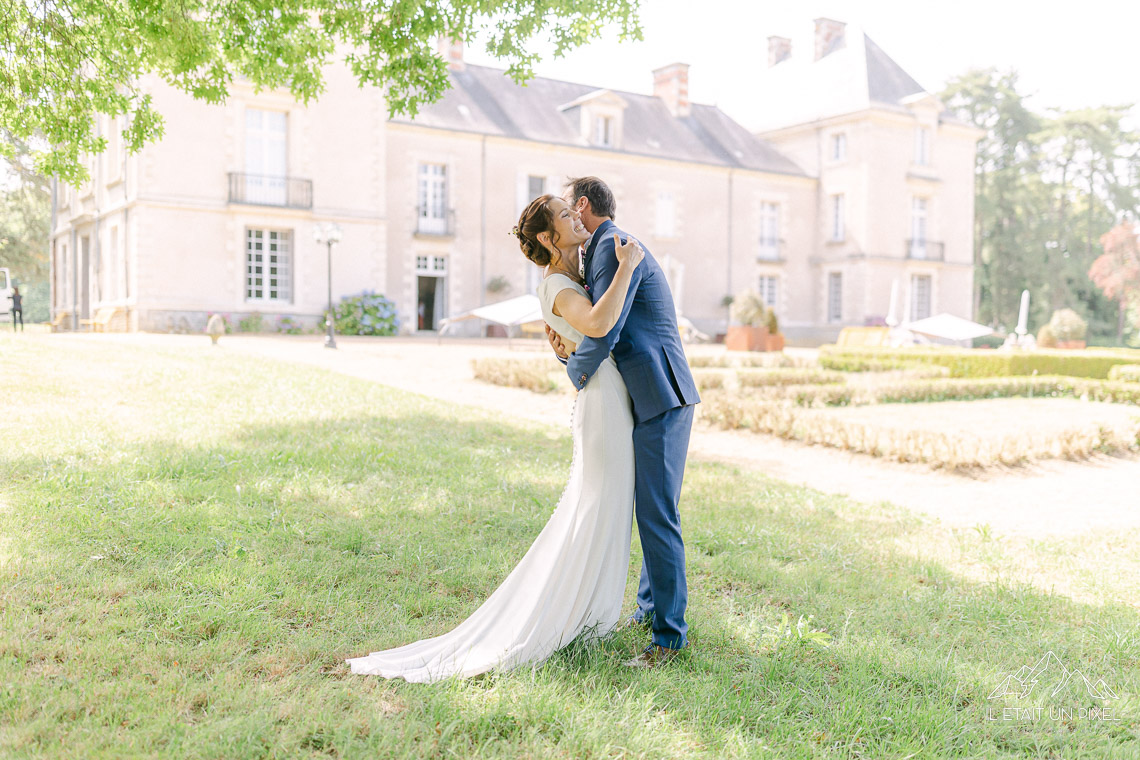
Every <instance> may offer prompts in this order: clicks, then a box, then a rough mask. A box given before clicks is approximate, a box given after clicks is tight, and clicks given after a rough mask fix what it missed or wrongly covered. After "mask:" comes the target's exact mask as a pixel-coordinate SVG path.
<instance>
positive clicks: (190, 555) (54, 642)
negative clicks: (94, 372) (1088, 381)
mask: <svg viewBox="0 0 1140 760" xmlns="http://www.w3.org/2000/svg"><path fill="white" fill-rule="evenodd" d="M569 454H570V452H569V441H568V440H567V439H566V438H552V437H550V436H548V435H547V434H546V433H545V432H543V431H542V430H541V429H538V428H528V427H523V426H516V425H511V424H501V423H495V422H490V421H487V420H486V419H477V418H474V417H471V416H469V415H468V416H464V415H462V414H449V413H446V412H445V411H444V410H443V409H442V408H440V409H439V410H438V411H437V410H436V409H435V408H433V407H431V406H429V405H420V406H417V405H414V404H413V405H403V406H400V407H398V408H394V409H391V410H388V413H387V414H375V415H372V416H364V417H359V418H349V419H331V420H320V421H309V422H303V423H295V424H280V425H273V424H269V425H261V426H247V427H244V428H241V429H239V430H237V431H234V432H231V433H230V434H228V435H224V436H222V437H220V438H218V439H216V440H214V441H212V442H210V443H208V444H198V445H193V446H187V445H182V444H179V443H178V442H176V441H166V442H157V443H155V442H150V443H145V444H139V445H137V446H134V447H124V448H122V449H119V450H116V451H96V450H84V449H78V450H76V451H75V452H73V453H71V454H68V455H67V456H61V457H58V458H46V459H45V458H44V457H42V456H36V455H35V454H34V452H28V453H25V454H23V455H19V456H15V457H10V458H9V459H7V460H5V461H3V462H2V466H3V467H4V468H5V470H6V471H7V472H9V473H11V475H10V477H9V479H8V480H7V481H6V482H5V484H4V491H5V498H6V500H7V501H8V502H9V509H8V511H7V512H6V513H4V514H2V515H0V526H3V531H4V533H5V534H6V536H7V537H8V538H9V539H10V540H11V542H12V543H13V545H15V546H19V547H21V548H20V549H19V551H16V552H13V557H12V558H11V559H10V560H9V564H8V565H7V567H6V568H4V572H7V571H8V570H11V571H12V572H13V573H16V574H17V575H16V576H15V577H14V578H13V579H12V582H11V583H8V584H7V586H6V587H5V589H4V591H3V596H2V597H0V598H2V599H3V600H4V602H5V605H4V606H5V612H4V615H5V618H4V622H5V626H4V627H5V628H6V629H7V630H8V631H9V632H8V633H7V634H2V635H0V636H2V637H0V676H2V677H3V678H2V679H0V680H6V681H7V682H8V685H7V686H6V687H4V688H5V690H4V691H2V692H0V716H3V717H4V720H3V722H4V723H8V724H9V725H21V726H22V727H23V728H21V729H20V730H19V731H15V732H14V733H12V734H11V735H10V738H7V739H3V738H0V747H3V746H4V742H8V744H9V745H10V747H12V748H15V749H28V748H35V747H43V746H49V745H50V746H59V743H60V741H63V742H64V743H65V744H66V740H67V738H68V737H73V738H74V736H75V731H76V730H77V729H75V728H74V726H76V725H78V726H80V727H81V729H82V732H83V733H84V734H85V735H86V736H87V741H88V742H89V744H88V745H87V747H88V748H92V747H99V746H104V747H109V746H116V744H117V743H118V742H121V741H123V740H124V736H126V735H127V733H129V731H131V730H133V731H135V732H136V733H135V734H133V735H134V736H135V737H136V738H138V740H139V741H150V742H152V743H154V745H155V746H159V747H164V748H166V749H167V750H169V751H171V752H175V751H177V748H178V747H180V746H182V745H181V744H180V742H182V741H183V739H184V738H185V737H184V732H185V731H187V730H189V728H193V729H194V731H195V737H196V738H195V742H200V743H199V744H196V746H197V747H198V751H199V752H200V753H201V754H202V755H203V756H218V755H219V754H220V755H224V756H227V757H244V756H249V757H258V756H272V755H281V756H290V755H293V754H300V755H305V754H341V755H346V754H353V753H358V754H360V753H365V752H368V751H376V752H379V751H380V750H381V749H382V750H383V754H385V755H388V756H425V757H426V756H441V755H449V754H450V755H457V756H462V755H470V754H475V753H483V754H489V755H503V756H516V755H519V756H525V755H534V756H543V755H547V754H560V755H566V756H586V755H608V754H613V753H615V752H619V753H620V752H628V753H630V754H633V755H638V756H640V755H655V756H665V757H670V756H682V755H688V754H703V755H707V756H711V757H723V756H735V755H749V754H762V753H763V752H764V751H765V748H767V749H768V750H773V751H775V752H776V753H777V754H779V755H783V756H803V757H819V756H834V757H858V756H867V757H883V756H908V755H909V756H916V757H924V756H929V757H944V756H945V757H975V756H978V755H999V756H1002V755H1005V756H1025V757H1038V756H1061V755H1062V754H1063V756H1064V757H1076V756H1085V755H1087V756H1090V757H1092V756H1100V757H1104V756H1110V755H1114V754H1120V753H1128V752H1135V751H1136V749H1137V741H1136V740H1137V720H1138V718H1137V712H1136V709H1135V702H1134V701H1130V699H1129V698H1128V697H1129V695H1134V694H1136V693H1138V688H1137V687H1138V686H1140V683H1138V676H1137V673H1138V672H1140V668H1138V667H1137V665H1138V664H1140V613H1138V612H1137V610H1136V609H1132V608H1118V607H1105V606H1091V605H1081V604H1077V603H1074V602H1072V601H1071V600H1069V599H1066V598H1062V597H1057V596H1051V595H1047V594H1042V593H1040V592H1037V591H1035V590H1033V589H1029V588H1025V587H1009V586H1005V585H1002V584H1000V583H996V582H995V583H978V582H975V581H970V580H967V579H964V578H962V577H959V576H956V575H955V574H954V573H953V572H951V571H949V570H948V569H946V568H945V567H943V566H941V565H939V564H937V563H932V562H928V561H922V560H917V559H915V558H913V557H911V556H909V555H907V554H904V553H902V552H899V551H897V550H895V549H894V548H893V545H892V541H893V539H894V538H896V537H898V536H902V535H905V534H907V533H908V532H909V531H913V530H915V529H916V527H915V524H914V523H913V522H912V521H909V520H908V519H906V517H905V516H900V518H899V519H898V520H896V521H893V522H891V521H887V522H884V521H883V520H881V519H878V520H869V519H866V520H865V519H863V518H862V516H861V514H860V512H859V511H858V510H857V509H853V508H851V507H850V505H848V504H847V503H846V502H845V501H844V500H843V499H841V498H839V497H829V496H826V495H823V494H819V493H817V492H812V491H810V490H808V489H803V488H798V487H792V486H786V485H782V484H779V483H776V482H773V481H770V480H767V479H764V478H762V477H758V476H753V475H749V474H742V473H740V472H738V471H736V470H734V469H731V468H728V467H723V466H717V465H709V464H694V465H691V466H690V474H689V478H688V482H687V484H686V491H685V495H684V499H683V520H684V522H685V531H686V536H687V541H688V562H689V581H690V590H691V591H690V593H691V597H690V623H691V625H692V633H691V635H692V641H693V644H694V646H693V648H692V650H691V651H690V652H689V653H687V654H686V655H685V656H684V657H683V658H682V659H681V661H679V662H677V663H676V664H675V665H674V666H673V667H670V668H667V669H662V670H659V671H652V672H638V671H631V670H628V669H626V668H623V667H622V666H621V665H620V663H621V662H622V661H623V660H625V659H627V658H629V657H630V656H632V655H633V654H634V653H635V652H636V651H637V649H638V648H639V647H640V646H641V645H642V643H644V634H642V633H639V632H638V631H636V630H630V631H624V632H621V633H618V634H615V635H613V636H610V637H608V638H607V639H605V640H603V641H600V642H593V643H589V644H574V645H571V646H570V647H567V648H566V649H565V650H563V651H561V652H559V653H558V654H556V655H555V656H554V657H553V658H552V659H551V660H550V661H549V662H548V663H547V664H546V665H545V666H544V667H541V668H538V669H534V670H531V669H525V670H521V671H516V672H514V673H508V674H490V675H489V676H487V677H485V678H482V679H476V680H473V681H468V682H453V683H447V684H441V685H436V686H427V687H424V686H412V685H407V684H403V683H402V682H398V683H390V682H383V681H378V680H376V679H369V678H356V677H351V676H348V675H347V672H346V669H345V667H344V666H343V664H342V663H341V660H342V659H343V658H344V657H346V656H353V655H359V654H362V653H365V652H368V651H373V650H375V649H378V648H385V647H389V646H396V645H399V644H403V643H407V642H410V641H413V640H415V639H418V638H421V637H424V636H429V635H436V634H439V633H442V632H443V631H446V630H448V629H450V628H452V627H453V626H454V625H455V624H457V623H458V622H459V621H460V620H462V619H463V618H464V617H465V616H466V615H467V614H469V613H470V612H471V611H472V610H473V609H474V608H475V607H476V606H477V605H478V604H479V603H480V602H481V601H482V600H483V599H485V598H486V597H487V596H488V595H489V594H490V592H491V591H492V590H493V589H494V588H495V586H496V585H497V584H498V582H499V581H501V579H502V578H503V577H504V576H505V575H506V574H507V573H508V572H509V571H510V569H511V568H512V567H513V566H514V565H515V563H516V562H517V561H518V559H519V558H520V557H521V556H522V554H523V553H524V552H525V551H526V548H527V547H528V546H529V544H530V542H531V541H532V540H533V538H534V537H535V536H536V535H537V534H538V532H539V530H540V529H541V527H542V525H543V524H544V523H545V521H546V519H547V517H548V516H549V514H550V512H551V511H552V510H553V508H554V505H555V502H556V500H557V498H558V496H559V494H560V493H561V489H562V486H563V484H564V480H565V475H566V472H567V469H568V467H569V458H570V457H569ZM841 508H842V510H841V511H842V515H841V514H840V509H841ZM635 546H636V544H635ZM638 565H639V557H637V556H636V549H635V557H634V561H633V562H632V563H631V576H630V582H631V584H632V583H633V582H634V580H635V577H634V574H633V570H634V569H636V568H637V567H638ZM627 598H628V599H632V585H631V586H630V589H629V592H628V593H627ZM809 616H811V618H812V620H811V621H810V622H805V623H804V624H803V625H801V626H799V627H798V628H797V625H796V623H797V622H799V620H800V619H801V617H802V618H803V619H804V620H805V621H807V618H808V617H809ZM815 629H818V630H821V631H822V632H823V633H824V634H825V636H816V637H815V638H813V637H812V636H811V635H810V634H811V632H812V631H813V630H815ZM825 638H826V639H828V640H827V641H821V640H822V639H825ZM1046 651H1053V652H1054V653H1056V654H1057V656H1058V657H1059V658H1060V659H1061V660H1062V661H1063V662H1065V663H1067V664H1068V665H1069V666H1070V667H1074V668H1076V667H1079V668H1080V669H1081V670H1082V671H1084V672H1085V673H1086V674H1088V675H1090V676H1091V677H1092V678H1093V679H1094V680H1095V678H1097V677H1103V678H1104V679H1105V680H1106V682H1109V683H1110V686H1111V687H1112V688H1113V690H1114V691H1115V693H1116V694H1117V695H1119V696H1121V697H1126V698H1125V699H1122V700H1121V701H1120V703H1119V704H1117V705H1116V707H1117V709H1118V712H1117V715H1116V717H1117V718H1119V720H1117V721H1094V720H1084V721H1081V720H1070V721H1067V722H1066V721H1060V720H1049V719H1048V718H1047V717H1046V718H1044V719H1039V720H1035V721H1024V720H1018V721H1006V720H991V719H989V715H990V713H989V712H988V711H987V709H988V708H991V707H994V706H995V705H996V706H997V707H998V712H999V714H1000V708H1001V707H1002V706H1004V705H1005V704H1007V703H1006V702H1003V701H998V702H995V701H993V700H990V699H988V697H989V694H990V692H991V691H992V690H993V689H994V688H995V687H996V686H997V685H998V679H999V677H1000V676H1001V675H1003V674H1008V673H1011V672H1014V671H1016V670H1017V669H1018V668H1019V667H1021V666H1022V665H1029V666H1032V664H1033V663H1034V662H1035V661H1036V660H1037V659H1038V658H1039V657H1040V656H1042V655H1044V654H1045V652H1046ZM330 676H331V677H330ZM1042 691H1044V687H1042ZM1037 696H1038V697H1039V696H1041V693H1040V692H1039V693H1038V695H1037ZM1034 699H1035V698H1034ZM1034 699H1027V700H1020V701H1017V700H1014V701H1010V702H1008V704H1021V705H1029V704H1046V705H1047V704H1048V702H1047V701H1043V700H1041V699H1036V701H1034ZM1066 699H1067V700H1068V701H1066V702H1063V704H1065V705H1069V704H1072V705H1077V706H1085V707H1089V706H1102V705H1101V703H1099V702H1094V701H1090V700H1089V699H1088V698H1087V697H1082V695H1081V694H1080V693H1079V692H1075V691H1074V692H1072V693H1071V694H1068V695H1067V696H1066ZM378 705H387V706H388V707H385V708H378ZM120 714H127V715H128V717H126V718H122V720H120ZM239 716H240V717H239ZM13 721H14V722H13ZM123 721H126V722H125V723H124V722H123ZM123 728H126V729H128V732H126V733H125V732H124V731H123V730H122V729H123Z"/></svg>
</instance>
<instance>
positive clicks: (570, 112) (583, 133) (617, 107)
mask: <svg viewBox="0 0 1140 760" xmlns="http://www.w3.org/2000/svg"><path fill="white" fill-rule="evenodd" d="M626 105H627V104H626V102H625V99H624V98H622V97H621V96H620V95H617V94H616V93H613V92H611V91H609V90H594V91H593V92H588V93H586V94H585V95H583V96H581V97H579V98H576V99H575V100H572V101H570V102H569V103H566V104H564V105H561V106H559V107H558V110H559V111H560V112H561V113H563V114H565V115H566V117H567V118H568V119H570V120H571V123H576V124H577V126H578V130H579V131H578V135H579V139H580V140H581V141H582V143H583V144H585V145H592V146H595V147H598V148H612V149H615V150H621V147H622V139H621V124H622V115H623V113H624V112H625V108H626Z"/></svg>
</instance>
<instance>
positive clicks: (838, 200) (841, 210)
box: [831, 194, 847, 242]
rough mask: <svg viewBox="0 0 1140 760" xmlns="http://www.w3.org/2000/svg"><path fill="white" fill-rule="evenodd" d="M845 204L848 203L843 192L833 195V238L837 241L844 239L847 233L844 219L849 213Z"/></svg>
mask: <svg viewBox="0 0 1140 760" xmlns="http://www.w3.org/2000/svg"><path fill="white" fill-rule="evenodd" d="M845 206H846V203H845V199H844V196H843V195H842V194H840V195H833V196H831V239H832V240H833V241H836V242H840V241H842V240H843V239H844V238H845V237H846V235H847V230H846V221H845V219H844V216H845V214H846V213H847V212H846V209H845Z"/></svg>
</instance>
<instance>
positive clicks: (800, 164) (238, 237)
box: [51, 19, 980, 345]
mask: <svg viewBox="0 0 1140 760" xmlns="http://www.w3.org/2000/svg"><path fill="white" fill-rule="evenodd" d="M441 53H442V54H443V55H444V57H445V58H446V59H447V61H448V65H449V69H450V78H451V88H450V89H449V90H448V91H447V93H446V94H445V95H444V96H443V98H442V99H441V100H440V101H439V102H437V103H434V104H431V105H429V106H426V107H424V108H423V109H422V110H421V112H420V113H419V114H418V115H417V116H416V117H415V118H404V117H396V118H388V116H387V104H386V103H385V102H384V100H383V98H382V97H381V96H380V95H379V93H376V92H371V91H368V90H361V89H359V88H358V87H357V84H356V82H355V80H354V79H353V78H352V75H351V74H350V73H349V72H348V70H347V69H346V68H344V67H341V66H337V67H331V68H330V69H329V70H328V71H327V72H326V76H327V89H326V91H325V93H324V94H323V95H322V96H321V98H320V101H319V103H316V104H314V105H312V106H309V107H304V106H301V105H299V104H298V103H296V102H294V101H293V100H292V98H291V97H289V95H288V94H287V93H273V92H268V93H267V92H262V93H255V92H254V91H253V89H252V88H246V87H244V86H243V85H241V84H239V85H237V86H236V90H235V91H234V92H232V93H231V97H230V99H229V100H228V102H227V103H226V104H224V105H207V104H204V103H201V102H198V101H195V100H193V99H192V98H191V97H190V96H188V95H185V94H183V93H180V92H178V91H176V90H174V89H172V88H170V87H168V86H167V85H165V84H163V83H162V82H161V81H160V80H158V79H156V78H154V79H148V80H145V85H146V90H147V91H148V92H149V93H150V94H151V95H152V97H153V99H154V105H155V107H156V108H157V109H158V110H159V112H160V113H162V114H163V115H164V116H165V118H166V133H165V135H164V136H163V138H162V139H161V140H160V141H158V142H156V143H153V144H150V145H147V146H146V147H144V148H143V149H142V150H141V151H140V152H139V153H137V154H135V155H130V156H128V155H127V154H126V153H125V151H124V150H123V148H122V145H121V141H120V140H119V139H118V138H117V135H118V132H119V131H120V130H121V127H122V125H121V124H116V123H113V122H111V121H109V120H104V121H103V122H102V123H101V124H100V129H101V130H102V131H103V134H104V135H106V136H107V138H108V141H109V145H108V149H107V150H106V151H105V152H104V153H103V154H102V155H100V156H94V157H92V158H91V159H90V163H89V168H90V170H91V177H92V179H91V181H90V182H88V183H87V184H85V185H84V186H83V187H78V188H71V187H67V186H65V185H62V184H57V186H56V191H55V193H54V195H53V199H54V202H53V210H54V214H53V229H52V255H51V262H52V275H51V282H52V308H53V317H57V318H58V317H62V320H61V321H62V322H63V323H64V324H68V323H69V322H70V323H71V324H72V325H78V321H79V320H80V319H86V318H90V317H91V316H93V315H94V314H95V313H96V312H98V311H99V310H103V311H104V313H107V314H111V313H112V312H113V314H114V317H113V321H112V324H111V329H126V330H157V331H169V330H179V331H183V330H184V331H191V330H200V329H201V328H202V327H203V326H204V324H205V321H206V319H207V316H208V315H209V314H211V313H222V314H226V315H229V316H230V318H231V321H232V322H234V323H235V324H236V321H237V320H239V319H241V318H243V317H247V316H249V315H251V314H254V313H257V314H260V315H262V316H263V318H264V319H265V320H267V321H268V326H269V327H270V328H272V326H273V321H274V320H275V319H279V318H282V317H289V318H290V319H292V320H294V321H298V322H302V323H305V322H307V323H309V324H314V323H316V321H317V320H319V319H320V315H321V314H322V312H323V310H324V308H325V304H326V292H327V291H326V288H327V287H328V281H327V275H326V266H327V262H326V257H327V255H328V250H327V249H326V247H325V246H324V245H322V244H319V243H317V242H316V241H315V240H314V237H313V231H314V228H316V227H317V226H318V225H321V224H324V223H335V224H337V225H339V226H340V228H341V229H342V232H343V234H342V238H341V240H340V241H339V242H338V243H337V244H336V245H335V247H333V248H332V252H331V256H332V283H331V284H332V291H333V297H334V299H337V298H340V297H342V296H347V295H352V294H356V293H360V292H362V291H373V292H378V293H381V294H384V295H386V296H387V297H389V298H390V299H392V300H393V301H394V302H395V304H396V306H397V310H398V314H399V317H400V321H401V329H402V331H403V332H407V333H413V332H420V331H434V330H437V329H438V328H439V324H440V321H441V320H442V319H444V318H446V317H450V316H457V315H460V314H462V313H464V312H467V311H470V310H471V309H474V308H477V307H479V306H481V305H485V304H487V303H493V302H495V301H500V300H505V299H507V298H511V297H514V296H517V295H521V294H523V293H533V292H534V291H535V289H536V287H537V284H538V280H539V277H540V276H541V272H540V271H539V269H538V268H537V267H535V266H534V265H533V264H531V263H530V262H528V261H527V260H526V259H525V258H524V257H523V256H522V254H521V253H520V251H519V249H518V245H517V241H516V240H515V238H514V237H512V236H511V235H510V234H509V231H510V230H511V228H512V227H513V226H514V225H515V224H516V222H517V219H518V215H519V213H520V212H521V210H522V209H523V208H524V207H525V206H526V204H527V203H528V202H529V201H530V199H531V198H533V197H534V196H536V195H539V194H541V193H543V192H551V193H555V194H561V193H562V189H563V183H564V182H565V180H566V178H567V177H571V176H580V175H586V174H592V175H597V176H599V177H601V178H603V179H604V180H605V181H606V182H607V183H608V184H609V185H610V186H611V188H612V189H613V190H614V194H615V196H616V199H617V215H616V221H617V223H618V224H619V226H621V227H623V228H624V229H626V230H628V231H630V232H632V233H633V234H635V235H637V236H638V237H639V239H641V240H642V241H643V242H644V243H645V244H646V246H647V247H648V248H649V249H650V250H651V251H652V252H653V254H654V255H655V256H656V257H657V259H658V260H659V261H660V262H661V264H662V266H663V268H664V270H665V272H666V274H667V276H668V278H669V280H670V283H671V285H672V288H673V293H674V298H675V300H676V302H677V305H678V309H679V310H680V312H681V314H682V315H683V316H685V317H686V318H688V319H689V320H690V321H691V322H692V323H693V324H694V325H695V326H696V327H697V328H699V329H700V330H702V331H704V332H706V333H709V334H717V333H722V332H724V331H725V327H726V324H727V320H728V309H727V308H726V297H730V296H734V295H737V294H739V293H741V292H743V291H745V290H748V289H752V290H756V291H758V292H760V293H761V295H762V296H763V298H764V299H765V300H766V301H767V303H769V304H770V305H771V306H772V307H773V308H775V310H776V312H777V314H778V315H779V317H780V320H781V326H782V330H783V331H784V333H785V334H786V335H787V336H788V340H789V342H790V343H793V344H795V343H800V344H805V345H810V344H818V343H822V342H825V341H829V340H833V339H834V337H835V336H836V335H837V333H838V331H839V329H840V328H841V327H843V326H846V325H863V324H878V323H881V321H882V320H883V319H884V318H885V317H886V314H887V309H888V306H889V300H890V292H891V287H892V282H894V281H895V280H899V281H900V282H901V285H902V286H903V287H902V291H903V292H904V293H905V294H906V303H907V311H908V313H907V314H904V315H902V317H903V318H904V319H906V318H912V319H917V318H921V317H924V316H928V315H930V314H932V313H936V312H940V311H948V312H950V313H953V314H956V315H958V316H961V317H966V318H969V317H972V313H971V308H972V306H971V304H972V298H971V293H972V276H973V274H972V265H973V233H972V230H973V198H974V178H973V171H974V151H975V144H976V142H977V139H978V138H979V136H980V134H979V133H978V131H977V130H975V129H974V128H972V127H970V126H967V125H965V124H962V123H959V122H957V121H955V120H954V119H952V118H951V117H950V116H949V115H948V114H947V113H945V110H944V109H943V107H942V105H941V104H940V103H939V102H938V101H937V99H936V98H934V97H933V96H932V95H930V94H929V93H927V92H925V91H924V90H923V89H922V88H921V87H920V86H918V84H917V83H915V82H914V80H913V79H911V78H910V77H909V76H908V75H907V74H906V73H905V72H904V71H902V69H901V68H899V67H898V65H897V64H895V63H894V62H893V61H892V60H891V59H890V58H889V57H887V56H886V54H885V53H883V52H882V51H881V50H880V49H879V48H878V47H877V46H875V45H874V43H873V42H871V40H869V39H867V38H866V36H865V35H864V34H862V33H856V32H854V31H852V30H848V29H847V28H846V27H845V26H844V25H843V24H840V23H838V22H834V21H830V20H828V19H819V20H817V21H816V29H815V50H814V51H813V55H811V56H803V57H800V56H796V55H795V54H793V52H792V51H791V50H790V43H789V41H788V40H786V39H784V38H780V37H773V38H770V39H769V65H768V67H767V68H766V69H764V70H760V71H756V72H748V75H747V76H746V77H742V81H745V82H747V84H746V85H742V86H747V87H750V88H752V90H754V92H755V94H756V97H757V98H758V99H759V102H765V103H771V109H770V110H769V111H766V112H765V113H766V116H765V120H766V123H765V124H763V125H762V127H763V129H762V131H760V132H758V133H753V132H750V131H749V130H747V129H745V128H744V127H743V126H741V125H740V124H738V123H737V122H735V121H734V120H732V119H731V118H730V117H729V116H727V115H726V114H725V113H724V112H722V111H721V110H720V109H719V108H716V107H713V106H706V105H699V104H693V103H690V102H689V98H688V67H687V66H685V65H683V64H673V65H671V66H666V67H664V68H662V69H658V70H657V71H655V72H653V76H654V90H653V95H642V94H635V93H627V92H618V91H613V90H608V89H598V88H595V87H591V86H587V85H582V84H576V83H570V82H561V81H556V80H550V79H543V78H537V79H534V80H532V81H531V82H529V83H528V85H527V86H518V85H516V84H514V83H513V82H512V81H511V80H510V79H509V78H507V77H506V76H505V75H504V74H503V72H502V71H500V70H497V69H492V68H487V67H481V66H473V65H469V64H466V63H465V62H464V61H463V55H462V47H461V46H460V45H458V44H448V45H445V46H443V47H442V48H441ZM464 324H465V325H468V326H470V327H471V329H478V325H477V322H476V321H471V322H468V323H459V324H457V325H456V327H460V326H462V325H464Z"/></svg>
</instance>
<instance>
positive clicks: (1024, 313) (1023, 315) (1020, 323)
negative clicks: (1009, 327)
mask: <svg viewBox="0 0 1140 760" xmlns="http://www.w3.org/2000/svg"><path fill="white" fill-rule="evenodd" d="M1014 332H1016V333H1017V334H1018V335H1025V333H1027V332H1029V291H1028V290H1023V291H1021V311H1019V312H1018V313H1017V329H1016V330H1014Z"/></svg>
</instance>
